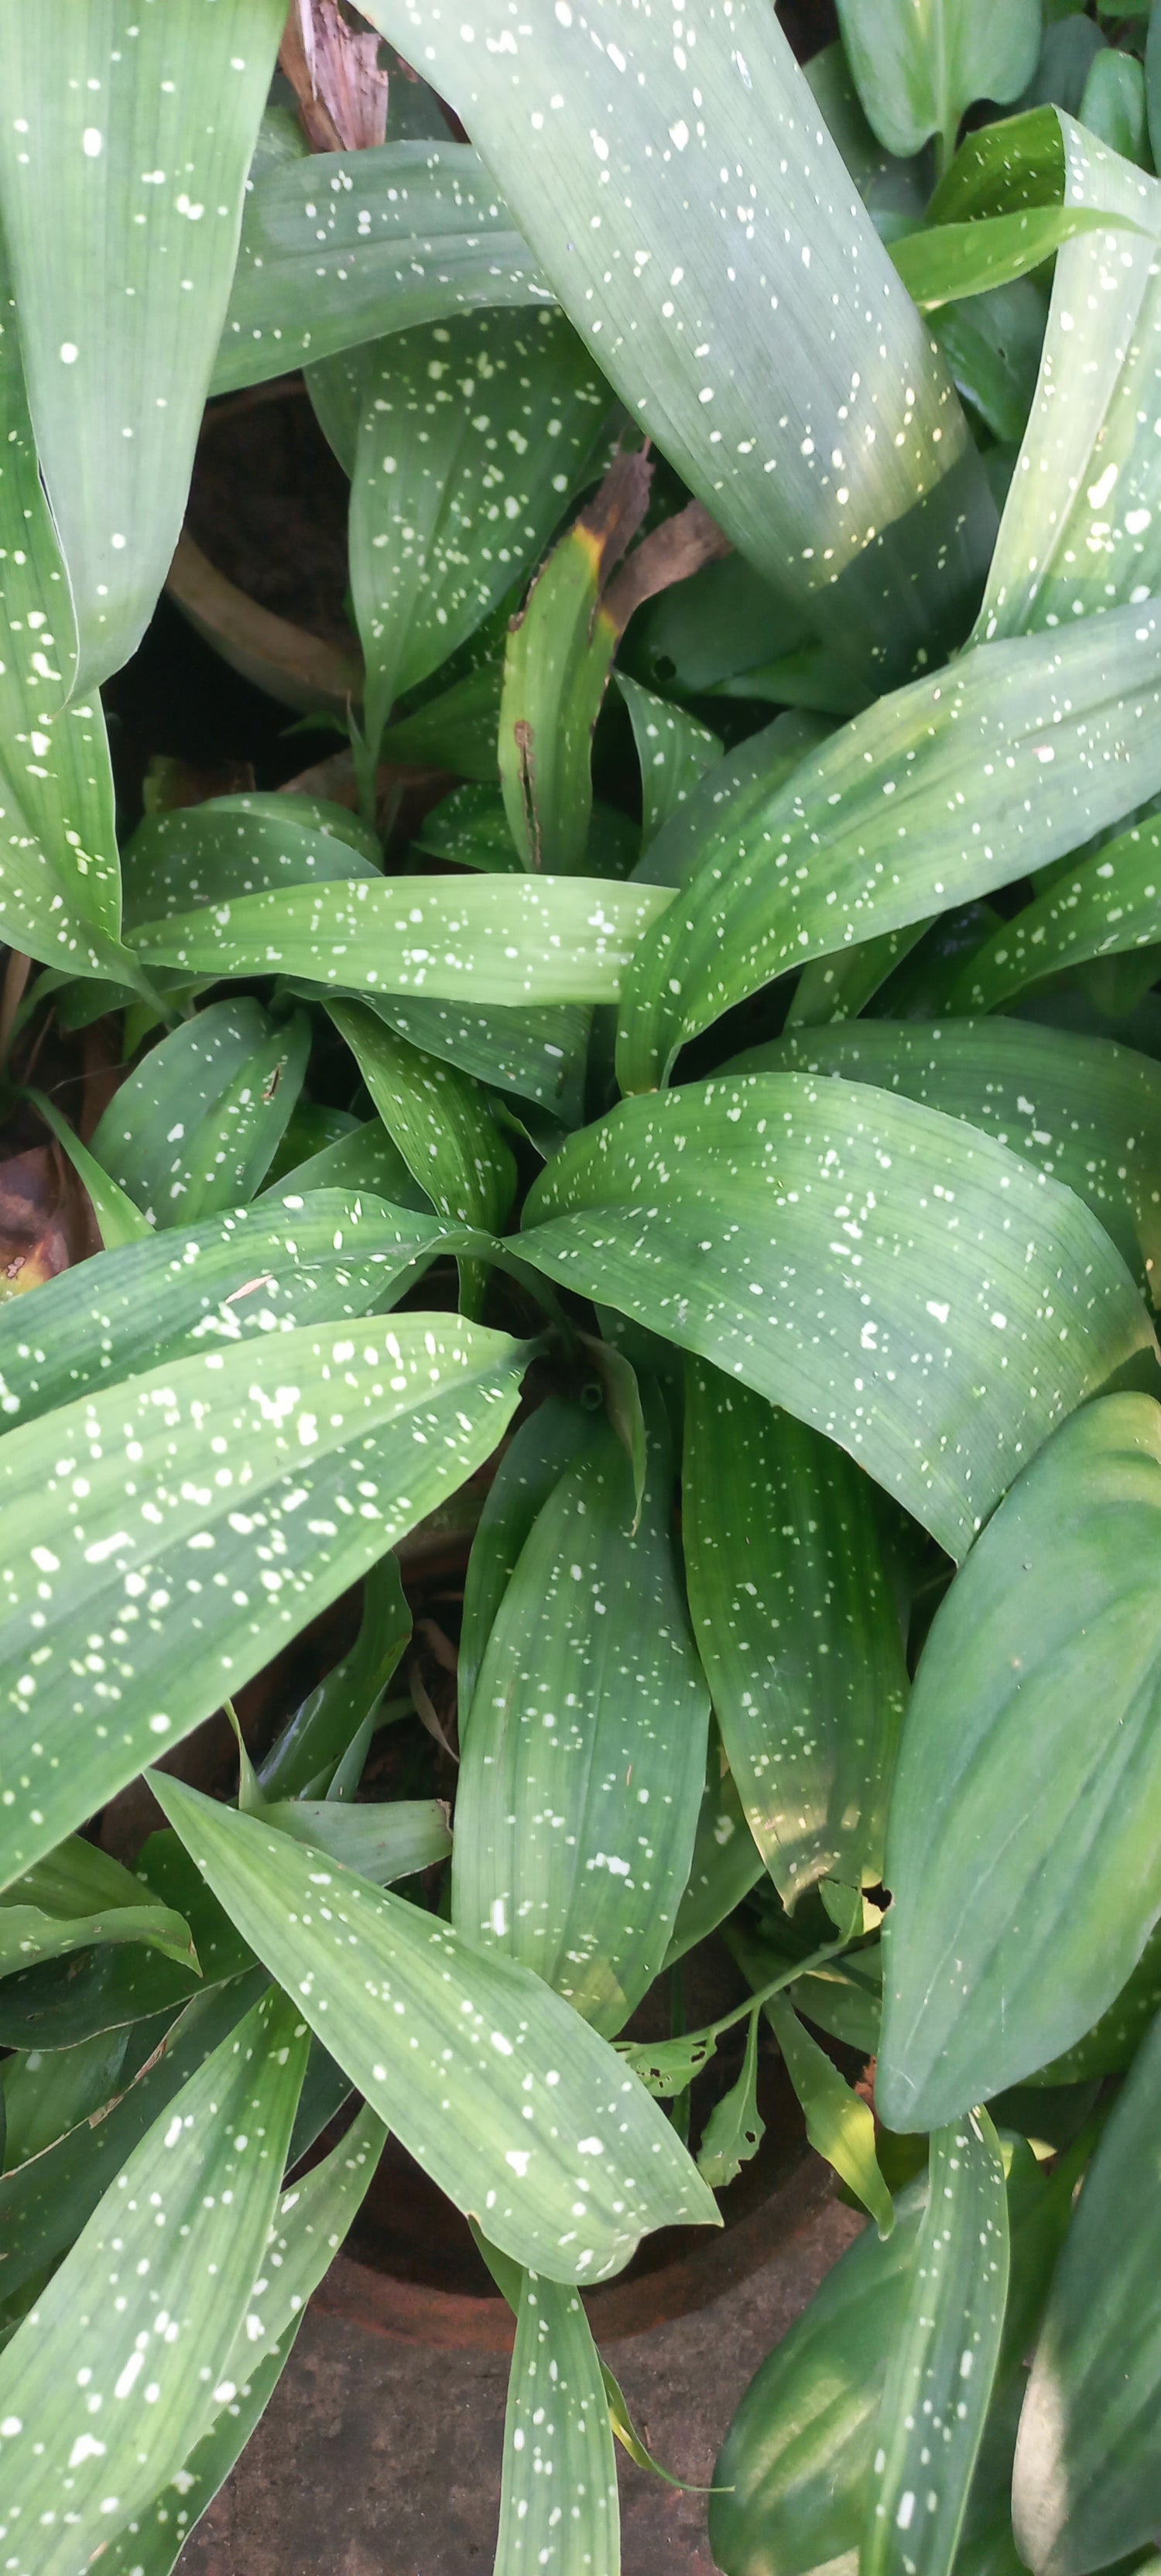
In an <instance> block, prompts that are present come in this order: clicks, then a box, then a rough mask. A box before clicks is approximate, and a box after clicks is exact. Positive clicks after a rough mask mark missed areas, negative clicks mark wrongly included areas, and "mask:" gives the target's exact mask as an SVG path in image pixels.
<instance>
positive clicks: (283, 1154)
mask: <svg viewBox="0 0 1161 2576" xmlns="http://www.w3.org/2000/svg"><path fill="white" fill-rule="evenodd" d="M312 998H313V997H312ZM303 1107H304V1104H303V1103H302V1102H301V1101H300V1103H299V1112H298V1114H297V1115H296V1117H295V1118H292V1120H291V1122H290V1126H289V1128H288V1129H287V1133H286V1135H285V1137H284V1138H283V1141H282V1145H281V1147H280V1149H279V1152H278V1153H277V1155H276V1156H275V1159H274V1165H273V1169H274V1171H275V1173H276V1175H277V1177H276V1179H275V1180H273V1181H268V1182H267V1184H266V1187H265V1189H264V1190H263V1191H262V1192H261V1193H260V1195H261V1198H262V1199H263V1201H264V1203H265V1204H266V1205H269V1202H270V1199H271V1197H272V1195H273V1194H274V1192H277V1194H278V1196H279V1198H285V1196H286V1194H287V1193H288V1192H290V1193H291V1194H292V1195H293V1196H295V1197H298V1196H299V1195H300V1194H301V1195H303V1196H304V1197H308V1203H309V1195H313V1193H314V1191H316V1190H347V1191H350V1192H352V1193H355V1194H357V1195H358V1196H359V1197H362V1196H363V1194H364V1193H367V1194H368V1195H369V1196H370V1197H371V1198H372V1199H387V1200H389V1201H390V1203H391V1206H392V1208H393V1209H394V1210H395V1212H396V1214H397V1215H399V1216H400V1217H402V1212H403V1210H404V1209H405V1208H406V1209H412V1208H414V1209H415V1210H416V1211H417V1212H418V1221H419V1223H420V1224H423V1223H425V1222H426V1223H429V1224H433V1223H434V1222H435V1220H434V1219H433V1218H432V1217H431V1216H430V1201H429V1199H428V1196H427V1192H426V1190H421V1189H420V1187H419V1184H418V1182H417V1181H413V1180H412V1177H411V1174H410V1172H409V1171H408V1169H407V1165H406V1163H405V1162H404V1160H403V1156H402V1154H401V1153H400V1151H399V1148H398V1146H397V1145H396V1144H394V1143H393V1141H392V1139H391V1137H390V1136H389V1135H388V1133H387V1130H386V1128H385V1126H384V1124H383V1121H382V1119H381V1118H365V1119H363V1120H361V1121H360V1120H359V1119H355V1120H354V1122H353V1124H352V1125H351V1126H350V1127H348V1128H345V1129H344V1132H343V1133H342V1135H340V1136H336V1137H333V1138H332V1140H331V1142H330V1143H329V1144H327V1145H320V1146H319V1148H318V1150H317V1152H316V1153H313V1154H307V1155H306V1157H305V1159H304V1160H303V1161H302V1162H298V1161H296V1160H295V1157H294V1154H293V1150H291V1151H290V1152H289V1155H288V1148H293V1142H294V1136H295V1129H296V1126H297V1124H298V1117H299V1116H301V1112H302V1109H303ZM280 1166H281V1168H280ZM308 1194H309V1195H308ZM403 1221H404V1222H405V1223H406V1220H405V1219H404V1220H403Z"/></svg>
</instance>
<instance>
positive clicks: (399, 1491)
mask: <svg viewBox="0 0 1161 2576" xmlns="http://www.w3.org/2000/svg"><path fill="white" fill-rule="evenodd" d="M527 1356H528V1353H527V1350H526V1348H525V1347H523V1346H522V1345H521V1344H520V1343H518V1342H513V1341H510V1340H509V1339H508V1337H507V1335H505V1334H503V1333H491V1332H484V1331H482V1330H481V1329H480V1328H479V1327H477V1326H473V1325H471V1324H466V1323H462V1322H461V1321H460V1320H459V1319H458V1318H448V1317H446V1316H436V1315H408V1316H407V1317H406V1318H405V1319H404V1318H402V1317H401V1318H398V1319H397V1320H396V1321H394V1322H393V1323H391V1324H384V1323H382V1322H376V1323H375V1324H374V1325H371V1326H366V1325H365V1326H364V1327H363V1329H362V1331H361V1332H359V1333H358V1334H357V1335H355V1336H353V1335H352V1334H351V1332H350V1330H349V1328H348V1329H346V1330H344V1329H343V1328H342V1327H334V1326H331V1327H324V1328H323V1329H321V1330H317V1331H315V1330H311V1329H310V1328H309V1327H307V1328H299V1329H298V1330H297V1331H295V1332H293V1333H288V1334H281V1333H278V1334H274V1335H272V1336H271V1337H270V1338H269V1339H268V1340H266V1341H264V1342H262V1343H252V1344H247V1345H244V1346H243V1347H242V1348H240V1349H233V1350H227V1351H220V1350H219V1351H210V1352H207V1353H204V1354H203V1353H198V1354H197V1355H196V1356H194V1357H191V1358H185V1359H179V1360H176V1361H174V1362H172V1363H171V1364H170V1365H169V1366H166V1367H162V1368H160V1369H153V1370H151V1371H149V1372H147V1373H146V1375H145V1376H143V1377H137V1378H134V1379H132V1380H131V1381H130V1383H129V1385H128V1386H127V1387H124V1388H122V1387H110V1388H107V1389H102V1390H101V1391H100V1392H99V1393H97V1394H94V1395H91V1396H87V1397H82V1398H81V1399H79V1401H78V1402H76V1403H75V1404H73V1405H68V1406H65V1407H64V1408H63V1409H62V1410H60V1411H58V1412H56V1413H53V1414H50V1415H49V1416H48V1418H47V1420H46V1421H45V1422H44V1424H43V1425H42V1424H39V1423H29V1424H28V1425H27V1426H24V1427H21V1428H20V1429H18V1430H15V1431H11V1432H9V1433H8V1434H7V1436H6V1437H5V1439H4V1440H3V1441H2V1442H0V1531H2V1532H3V1535H4V1549H3V1553H4V1562H5V1578H4V1579H5V1588H6V1592H7V1617H8V1624H7V1630H6V1638H5V1656H4V1667H3V1673H4V1706H5V1709H6V1715H5V1717H4V1719H3V1724H2V1727H0V1739H2V1740H3V1742H4V1769H5V1773H6V1775H7V1777H8V1778H9V1781H10V1784H11V1785H12V1787H13V1790H14V1793H15V1794H14V1797H13V1802H12V1804H11V1806H8V1807H6V1808H5V1809H4V1811H3V1823H2V1825H0V1871H2V1875H3V1879H4V1881H5V1882H6V1883H7V1882H8V1881H10V1880H11V1879H12V1878H15V1877H18V1876H19V1875H20V1874H21V1873H22V1872H23V1871H25V1870H27V1869H29V1868H31V1866H32V1864H33V1862H34V1861H35V1860H36V1859H38V1858H39V1857H40V1855H41V1854H42V1853H44V1852H46V1851H50V1850H51V1849H52V1847H53V1845H54V1844H55V1843H57V1842H59V1841H60V1840H61V1838H62V1836H63V1835H64V1834H65V1833H66V1832H68V1831H69V1830H70V1829H71V1828H72V1827H74V1826H75V1825H77V1824H79V1823H81V1822H82V1820H83V1819H84V1818H85V1817H86V1816H89V1815H91V1814H92V1813H93V1810H94V1809H95V1808H96V1807H99V1806H100V1805H102V1803H103V1802H104V1800H105V1799H107V1798H109V1797H111V1796H112V1794H113V1792H114V1790H115V1789H118V1788H120V1787H122V1786H123V1784H124V1783H125V1782H126V1781H128V1780H131V1779H132V1778H133V1777H134V1775H135V1774H136V1772H138V1771H139V1770H140V1769H141V1768H142V1766H143V1764H144V1763H146V1762H148V1761H149V1760H151V1759H154V1758H156V1755H157V1754H158V1753H159V1752H160V1751H161V1749H162V1747H163V1744H164V1745H166V1746H168V1745H171V1744H176V1743H178V1742H179V1741H180V1739H181V1737H182V1736H183V1735H187V1734H188V1733H189V1731H190V1728H191V1727H193V1726H196V1725H197V1724H198V1723H199V1722H200V1720H201V1719H202V1718H203V1717H208V1716H209V1715H210V1713H211V1711H212V1710H213V1709H215V1708H216V1707H218V1706H219V1704H220V1701H221V1697H222V1693H223V1691H230V1692H231V1693H232V1692H234V1691H236V1690H237V1689H238V1688H239V1687H240V1685H241V1683H242V1682H244V1681H246V1680H248V1679H249V1677H250V1675H251V1673H254V1672H257V1671H258V1670H259V1669H260V1667H261V1666H262V1665H263V1664H264V1663H266V1662H268V1661H269V1658H270V1656H271V1654H272V1653H273V1651H274V1648H275V1646H276V1644H280V1643H282V1642H284V1641H285V1640H286V1639H287V1638H288V1637H292V1636H294V1635H296V1634H297V1632H298V1630H299V1629H300V1628H302V1627H305V1625H306V1624H307V1622H308V1620H310V1619H311V1618H313V1617H314V1616H315V1615H316V1614H317V1612H318V1611H320V1610H322V1609H325V1608H326V1606H327V1604H328V1602H331V1601H334V1600H336V1599H337V1598H338V1596H339V1594H340V1593H341V1592H344V1591H345V1590H346V1589H347V1586H348V1585H349V1584H350V1583H353V1582H354V1581H355V1580H356V1578H357V1576H358V1575H360V1574H362V1573H365V1571H366V1569H367V1567H368V1566H369V1565H373V1564H374V1562H375V1560H376V1558H377V1557H380V1556H382V1555H383V1554H384V1553H385V1551H386V1549H387V1548H389V1547H390V1546H391V1544H392V1542H393V1540H395V1539H397V1538H399V1537H401V1536H402V1534H403V1532H404V1530H407V1529H410V1528H412V1527H413V1525H414V1523H415V1522H416V1521H417V1520H420V1519H421V1518H422V1517H423V1515H424V1513H425V1512H427V1511H430V1510H432V1508H433V1507H434V1505H435V1504H436V1503H437V1502H438V1501H439V1500H440V1499H441V1498H442V1496H443V1495H444V1494H446V1493H447V1492H449V1491H450V1490H453V1489H454V1487H455V1486H456V1485H458V1484H460V1483H462V1481H463V1479H464V1477H465V1475H467V1474H470V1472H471V1470H472V1468H473V1467H476V1466H479V1465H480V1464H481V1463H482V1461H483V1459H484V1458H486V1457H487V1455H488V1452H489V1450H491V1449H493V1448H494V1447H495V1444H496V1441H497V1440H498V1439H499V1437H500V1434H501V1433H502V1431H503V1429H504V1426H505V1423H506V1422H507V1420H508V1418H509V1416H510V1414H511V1412H512V1410H513V1408H514V1406H515V1403H516V1400H517V1396H518V1392H519V1384H520V1376H521V1372H522V1370H523V1367H524V1364H525V1361H526V1358H527ZM211 1459H216V1460H217V1461H218V1462H219V1463H218V1465H217V1466H216V1467H215V1468H214V1469H213V1470H212V1471H210V1470H209V1461H210V1460H211ZM203 1475H204V1476H205V1479H206V1481H205V1482H204V1483H202V1482H201V1478H202V1476H203ZM227 1561H228V1571H227V1570H226V1562H227ZM46 1604H51V1605H52V1611H53V1618H52V1625H51V1627H46V1625H45V1605H46ZM81 1676H83V1680H82V1679H81ZM78 1693H80V1694H81V1696H80V1699H79V1700H78ZM114 1713H115V1724H114V1723H113V1722H112V1721H113V1719H114ZM78 1714H79V1715H80V1718H81V1721H82V1723H81V1725H80V1726H78ZM30 1722H32V1723H34V1724H35V1727H36V1736H35V1742H34V1743H30V1742H29V1727H30Z"/></svg>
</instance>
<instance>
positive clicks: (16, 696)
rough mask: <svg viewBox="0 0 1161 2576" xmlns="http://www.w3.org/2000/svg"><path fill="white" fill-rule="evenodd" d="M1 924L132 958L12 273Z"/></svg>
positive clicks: (1, 380) (0, 354)
mask: <svg viewBox="0 0 1161 2576" xmlns="http://www.w3.org/2000/svg"><path fill="white" fill-rule="evenodd" d="M0 288H2V292H0V317H2V318H0V433H2V446H0V547H2V548H3V552H2V554H0V565H2V567H3V575H2V579H0V634H2V636H3V643H2V645H0V663H2V665H3V668H2V669H0V804H2V808H3V811H2V814H0V822H2V823H3V825H4V826H5V828H4V830H3V859H2V862H0V924H2V925H3V929H4V934H5V937H6V938H7V939H8V940H10V941H11V943H12V945H13V946H14V947H19V948H23V949H24V950H25V951H26V952H27V954H28V955H29V956H32V957H38V958H42V959H44V960H45V961H46V962H47V963H49V964H51V965H59V966H66V967H67V966H71V967H79V968H84V967H88V968H89V969H90V970H91V971H92V972H93V973H96V974H99V973H105V974H108V973H110V972H112V971H114V970H115V967H116V965H117V964H118V962H119V964H120V971H121V972H122V973H123V974H128V975H131V974H132V968H131V966H130V965H129V961H128V959H127V958H125V957H124V955H123V952H120V951H119V944H118V933H119V929H120V921H121V901H120V880H119V876H118V869H117V835H116V826H115V819H114V811H113V776H112V770H111V768H110V764H109V746H108V740H107V738H106V733H105V720H104V716H103V714H102V712H101V707H100V703H99V701H98V700H96V699H93V700H92V701H87V702H86V703H85V704H84V705H83V706H79V707H78V706H73V707H69V708H68V709H67V710H66V709H65V700H66V698H67V696H68V693H69V689H70V687H71V684H72V676H73V672H74V669H75V666H76V620H75V616H74V611H73V603H72V598H71V594H70V591H69V586H68V580H67V577H66V574H65V570H64V565H63V563H62V561H61V554H60V547H59V545H58V543H57V536H56V530H55V528H54V527H53V523H52V515H51V512H50V510H49V506H48V502H47V500H46V498H45V493H44V487H43V485H42V483H41V480H40V468H39V465H38V462H37V455H36V444H35V440H34V438H33V434H32V423H31V421H30V419H29V416H28V398H27V394H26V391H25V383H24V369H23V364H22V361H21V355H20V338H19V332H18V328H17V321H16V307H15V304H14V303H13V301H12V299H11V297H10V295H9V294H8V291H7V270H6V267H5V270H4V272H3V276H2V279H0Z"/></svg>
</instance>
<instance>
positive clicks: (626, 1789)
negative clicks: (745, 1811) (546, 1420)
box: [452, 1423, 709, 2038]
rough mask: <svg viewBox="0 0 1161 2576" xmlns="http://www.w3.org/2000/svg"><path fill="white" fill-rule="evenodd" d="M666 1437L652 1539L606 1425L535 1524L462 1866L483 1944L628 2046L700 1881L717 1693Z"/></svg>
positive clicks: (489, 1664)
mask: <svg viewBox="0 0 1161 2576" xmlns="http://www.w3.org/2000/svg"><path fill="white" fill-rule="evenodd" d="M672 1481H673V1480H672V1469H671V1467H670V1463H669V1459H668V1455H667V1449H666V1444H665V1442H664V1440H663V1439H660V1438H658V1439H655V1440H654V1441H652V1442H651V1443H650V1457H649V1473H648V1477H647V1480H646V1485H645V1493H644V1500H643V1504H642V1507H641V1510H640V1516H639V1519H638V1522H637V1526H636V1527H634V1497H633V1477H632V1473H631V1470H630V1467H629V1462H628V1459H627V1457H626V1455H625V1452H624V1450H623V1448H622V1446H621V1443H620V1441H619V1439H618V1438H617V1435H616V1432H615V1431H614V1430H613V1428H612V1426H611V1424H609V1423H604V1424H602V1425H601V1426H600V1429H599V1432H598V1433H597V1434H596V1435H595V1437H594V1438H593V1439H592V1440H591V1441H590V1442H589V1444H588V1445H587V1446H586V1447H585V1449H584V1451H583V1454H582V1455H581V1456H580V1458H579V1459H578V1460H577V1461H576V1463H575V1464H574V1465H572V1466H570V1467H569V1468H568V1469H567V1470H566V1471H565V1473H564V1474H563V1475H562V1476H561V1477H560V1480H559V1482H558V1483H557V1484H556V1485H555V1487H554V1488H553V1490H552V1491H551V1493H550V1494H549V1496H548V1497H547V1499H546V1500H545V1502H544V1503H543V1504H542V1506H541V1508H540V1511H539V1512H538V1514H537V1517H536V1520H535V1523H534V1525H533V1527H532V1529H531V1530H530V1532H529V1535H528V1537H527V1539H526V1540H525V1543H524V1546H523V1548H522V1549H521V1552H520V1556H519V1559H518V1561H517V1563H516V1566H515V1568H514V1570H513V1573H512V1575H511V1578H510V1580H509V1583H508V1587H507V1590H506V1592H505V1594H504V1597H503V1599H502V1601H501V1602H500V1604H499V1607H498V1609H497V1611H496V1615H495V1618H494V1621H493V1624H492V1628H491V1633H490V1635H489V1638H488V1642H487V1645H486V1647H485V1649H484V1652H483V1657H482V1661H481V1664H480V1670H479V1679H478V1681H477V1683H476V1686H475V1690H474V1693H473V1698H472V1706H471V1712H470V1716H469V1720H468V1726H467V1732H466V1737H465V1740H464V1745H463V1760H462V1764H461V1769H460V1781H459V1790H458V1794H457V1799H456V1817H457V1827H456V1850H455V1858H454V1862H453V1867H452V1913H453V1920H454V1922H455V1923H456V1925H457V1927H458V1928H459V1930H460V1931H461V1932H462V1933H463V1934H464V1936H465V1938H466V1939H467V1940H470V1941H476V1942H481V1943H482V1944H483V1945H484V1946H485V1947H486V1948H489V1949H493V1948H494V1949H496V1950H499V1951H500V1952H502V1953H503V1954H504V1955H505V1956H506V1957H508V1958H512V1959H520V1960H522V1961H523V1962H524V1963H525V1965H526V1966H528V1967H530V1968H535V1969H536V1971H537V1973H538V1974H539V1975H540V1976H542V1977H543V1978H544V1979H545V1980H546V1982H547V1983H548V1984H549V1985H551V1986H554V1987H555V1988H556V1991H557V1993H558V1994H562V1995H565V1996H567V1998H568V2000H569V2002H570V2003H571V2004H573V2005H575V2007H576V2009H577V2011H578V2012H580V2013H582V2014H583V2015H584V2018H585V2020H586V2021H589V2022H591V2023H592V2024H593V2027H594V2028H595V2029H597V2030H600V2031H603V2032H604V2034H605V2036H606V2037H607V2038H613V2037H615V2035H616V2033H617V2032H618V2031H619V2030H620V2029H621V2028H622V2027H623V2025H624V2023H625V2022H626V2020H627V2019H628V2017H629V2014H630V2013H631V2012H632V2011H633V2009H634V2007H635V2006H636V2005H637V2004H638V2003H639V2002H640V2001H641V1998H642V1996H643V1995H644V1994H645V1993H646V1992H647V1990H648V1988H649V1987H650V1986H651V1985H652V1983H653V1981H654V1979H655V1977H656V1976H657V1975H658V1973H659V1971H660V1968H661V1964H662V1961H663V1959H664V1956H665V1952H666V1949H667V1947H668V1944H669V1938H670V1935H671V1933H672V1930H673V1924H674V1918H675V1915H676V1913H677V1907H678V1904H679V1901H680V1898H681V1894H682V1891H683V1889H684V1887H685V1885H686V1882H687V1880H688V1877H689V1871H690V1862H691V1858H692V1853H693V1843H694V1835H695V1832H696V1829H697V1820H698V1813H699V1810H700V1806H701V1797H702V1787H703V1783H704V1780H705V1767H706V1731H707V1728H708V1724H709V1694H708V1691H707V1689H706V1686H705V1681H704V1679H703V1676H702V1672H701V1668H700V1666H699V1664H698V1661H697V1657H696V1655H695V1653H694V1650H693V1644H692V1640H691V1638H690V1634H689V1627H688V1621H687V1618H686V1612H685V1604H684V1601H683V1599H682V1596H681V1588H680V1584H679V1581H678V1577H677V1570H676V1566H675V1562H674V1551H673V1541H672V1536H671V1531H670V1522H671V1515H672Z"/></svg>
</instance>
